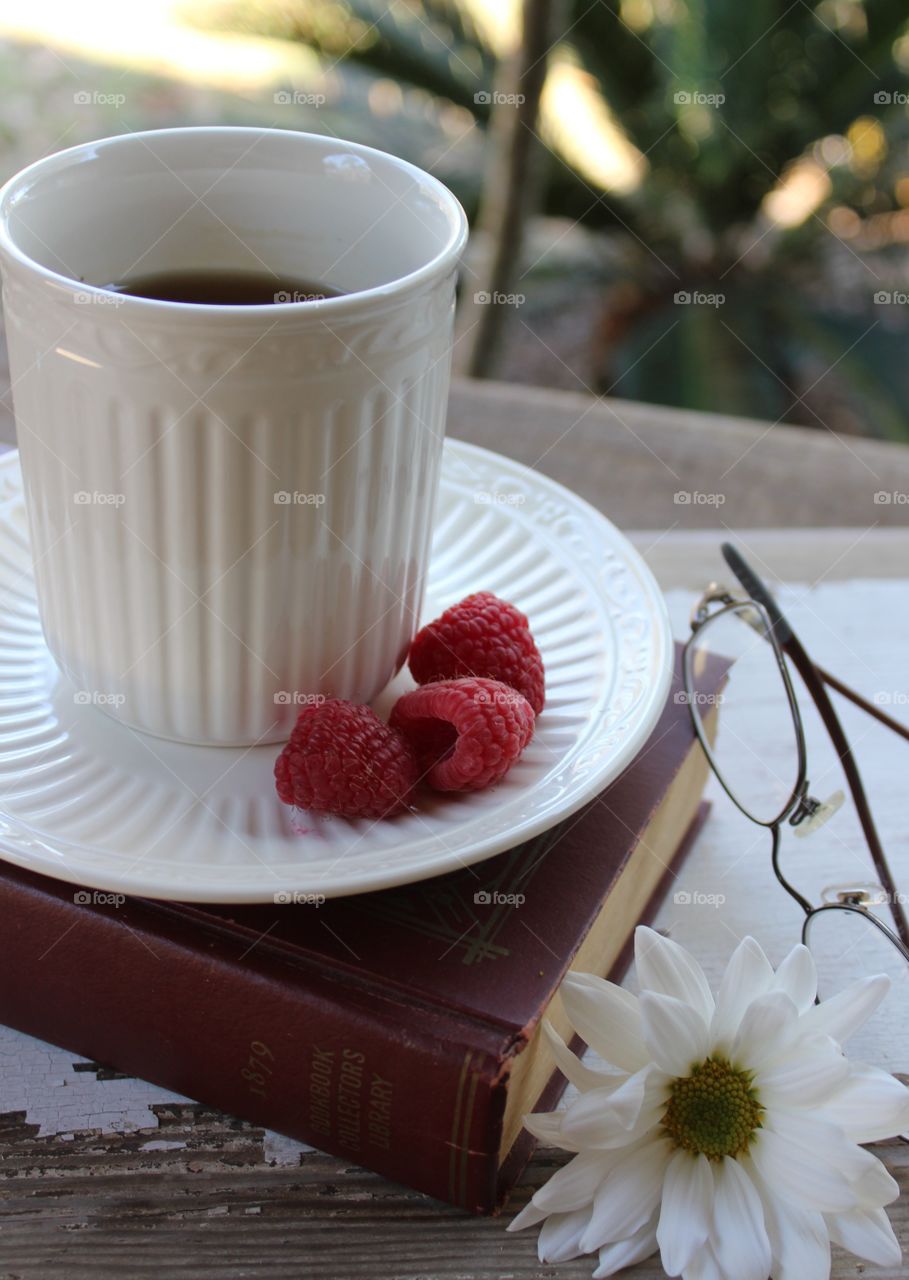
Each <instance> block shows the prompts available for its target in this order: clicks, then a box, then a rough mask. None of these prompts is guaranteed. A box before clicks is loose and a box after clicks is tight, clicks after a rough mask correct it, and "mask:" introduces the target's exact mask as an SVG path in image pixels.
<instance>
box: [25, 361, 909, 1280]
mask: <svg viewBox="0 0 909 1280" xmlns="http://www.w3.org/2000/svg"><path fill="white" fill-rule="evenodd" d="M449 430H450V433H451V434H453V435H457V436H461V437H463V438H465V439H468V440H472V441H474V442H476V443H479V444H483V445H486V446H487V447H489V448H493V449H497V450H499V451H501V452H503V453H506V454H508V455H510V456H512V457H515V458H518V459H519V460H520V461H522V462H525V463H527V464H528V465H532V466H536V467H538V468H539V469H540V470H541V471H544V472H546V473H548V474H550V475H552V476H554V477H556V478H557V479H559V480H561V481H562V482H563V483H566V484H568V485H571V486H572V487H573V488H575V489H576V490H578V491H579V492H581V493H582V494H583V495H584V496H585V497H587V498H588V499H589V500H590V501H592V502H594V503H595V504H596V505H597V506H599V507H600V508H602V510H604V511H605V512H606V513H607V514H608V515H609V516H610V517H611V518H612V519H613V520H614V521H615V522H616V523H617V524H619V525H620V526H621V527H622V528H624V529H626V530H630V531H633V537H634V541H635V542H636V543H637V544H638V546H639V547H640V548H641V549H642V550H643V551H644V553H645V554H646V556H647V559H648V560H649V562H650V564H651V565H652V566H653V568H654V570H655V571H656V573H657V576H658V578H659V579H660V581H661V583H662V585H663V586H664V587H665V588H667V590H668V591H669V600H670V607H671V612H672V615H673V620H674V625H675V626H676V628H677V632H678V633H679V634H681V633H682V632H683V631H684V625H685V614H686V610H687V607H688V605H689V603H690V600H691V598H692V596H693V594H694V593H695V591H696V590H697V589H698V588H699V587H701V586H702V585H703V584H704V583H706V581H707V580H709V579H710V578H712V577H715V576H717V575H719V574H720V573H721V570H722V562H721V560H720V557H719V554H718V544H719V542H720V540H721V538H722V537H726V536H730V533H732V534H734V536H735V537H736V539H737V540H738V541H739V543H740V545H742V546H743V548H744V549H745V550H746V551H747V552H749V553H750V555H751V557H752V558H753V559H754V560H755V561H756V563H757V564H759V565H760V566H761V567H762V569H763V570H764V571H765V572H766V573H768V574H769V575H771V576H776V577H778V578H779V579H782V580H783V581H785V582H787V583H792V584H800V585H795V586H793V587H791V588H789V589H787V591H786V594H785V600H786V606H787V609H789V610H791V612H792V615H793V618H794V619H797V621H798V626H799V629H800V631H803V632H804V636H805V638H806V640H807V641H808V643H809V645H810V646H811V647H812V648H816V650H817V655H818V659H819V660H820V661H822V662H823V663H825V664H826V665H827V666H828V667H833V668H835V669H836V670H837V671H838V672H839V673H840V674H842V675H843V677H844V678H845V679H847V680H848V681H851V682H852V683H854V684H855V685H856V686H857V687H859V688H863V689H864V690H865V691H866V692H867V693H870V694H871V695H874V694H875V693H877V692H879V691H881V692H882V691H886V690H888V689H895V690H899V689H900V688H901V687H902V689H904V690H905V688H906V681H905V677H904V671H903V668H904V656H905V645H904V637H905V635H906V632H907V628H906V623H907V620H909V592H907V587H909V581H902V579H909V531H907V529H906V522H905V515H906V512H905V509H904V508H905V504H906V503H907V502H909V450H903V449H899V448H896V447H894V446H888V445H884V444H878V443H875V442H872V441H859V440H855V439H851V438H850V439H846V440H840V439H836V438H834V437H832V436H827V435H825V433H823V432H816V431H805V430H798V429H794V428H790V427H780V426H773V427H771V426H770V424H757V423H748V422H742V421H737V422H736V421H728V420H721V419H713V418H708V417H706V416H700V415H694V414H689V413H679V412H676V411H673V410H668V409H662V408H654V407H648V406H643V405H633V404H628V403H622V402H618V401H616V402H609V403H602V402H595V401H590V400H586V399H582V398H580V397H573V396H568V395H565V394H562V393H552V392H545V391H540V390H538V389H534V390H533V391H524V390H522V389H520V388H515V387H510V386H500V385H492V384H467V383H462V384H459V385H456V387H455V389H454V393H453V397H452V409H451V416H450V422H449ZM0 438H2V439H6V440H11V439H12V430H11V419H10V418H9V416H7V417H6V418H5V419H0ZM901 682H902V685H901ZM849 724H850V728H852V727H856V729H857V737H859V736H860V737H861V750H860V756H861V758H862V760H863V762H864V764H865V769H866V773H867V774H868V776H869V779H870V781H871V783H872V787H873V791H874V800H875V805H876V809H875V811H876V813H878V812H879V820H880V825H881V828H882V831H883V834H884V836H885V841H886V842H887V844H888V851H890V852H891V856H892V858H893V861H894V864H895V867H896V872H897V877H898V879H899V878H900V877H901V880H902V883H909V835H907V834H905V833H904V828H905V827H906V824H905V820H904V819H905V811H904V805H903V802H902V796H903V795H904V793H905V785H904V783H903V782H902V781H901V780H902V779H904V777H905V771H906V765H907V763H909V756H907V757H905V758H904V757H903V755H902V754H901V752H902V749H901V748H895V747H893V745H892V743H891V742H890V741H889V740H888V739H887V737H886V736H884V737H875V736H874V734H873V733H870V732H868V731H867V729H866V727H864V726H863V727H862V728H861V730H860V731H859V730H858V728H857V726H854V725H853V722H852V721H851V720H850V721H849ZM808 729H809V738H810V741H811V753H812V769H813V770H814V771H815V774H816V775H818V776H825V775H826V773H827V772H828V771H829V772H830V773H831V774H832V773H833V772H834V770H833V764H834V762H833V761H832V760H831V759H830V758H829V754H830V753H829V749H828V748H827V747H826V745H825V743H824V740H823V735H822V734H818V733H816V731H815V729H816V727H815V726H813V725H812V724H810V723H809V726H808ZM777 731H778V728H777V725H776V723H775V722H774V721H773V719H772V717H771V716H770V715H769V713H768V717H767V718H766V723H765V722H764V721H762V722H761V723H760V724H758V725H757V726H756V730H755V732H756V734H757V735H758V737H760V736H761V735H764V734H766V742H767V744H768V747H771V746H772V743H773V740H774V734H775V733H776V732H777ZM906 750H907V751H909V748H907V749H906ZM863 753H864V754H863ZM869 765H870V768H869ZM832 785H834V784H833V783H831V784H830V789H832ZM715 799H716V804H715V807H714V812H713V815H712V817H711V820H710V822H709V824H708V826H707V828H706V829H705V831H704V833H703V835H702V837H701V838H700V840H699V842H698V845H697V848H696V849H695V851H694V852H693V854H692V856H691V859H690V861H689V863H688V864H687V865H686V868H685V870H684V871H683V874H682V877H681V879H680V881H679V887H680V892H679V894H678V895H672V896H671V897H670V899H669V901H668V902H667V904H666V906H665V908H664V909H663V912H662V914H661V916H660V919H659V921H658V923H659V924H660V925H661V926H664V927H667V928H670V929H671V931H672V933H673V936H675V937H677V938H678V939H679V940H680V941H682V942H683V943H686V944H688V945H690V946H691V947H692V949H693V950H694V951H695V952H696V953H697V954H698V956H699V957H700V958H701V959H702V960H703V962H704V964H705V967H706V968H707V969H708V972H709V973H710V975H711V977H713V978H715V977H716V975H717V973H718V972H719V970H720V968H721V965H722V963H723V962H724V960H725V957H726V956H727V955H728V952H729V950H730V949H731V947H732V946H733V945H734V943H735V941H736V940H737V939H738V938H739V937H740V936H742V934H743V933H745V932H749V931H750V932H753V933H755V934H756V935H757V936H758V937H759V939H760V940H761V942H762V943H763V944H764V945H765V947H766V949H767V950H768V953H769V954H770V955H771V958H772V959H773V960H774V961H776V962H778V961H779V959H780V958H781V957H782V955H783V954H784V952H785V950H786V949H787V948H788V946H790V945H791V944H792V942H793V941H794V940H795V938H796V936H797V927H796V926H797V919H796V917H795V916H794V915H793V913H792V911H790V910H789V908H788V904H787V902H786V900H785V899H784V898H781V895H780V891H779V890H777V889H776V888H775V887H774V886H773V882H772V880H771V878H770V873H769V867H768V865H767V857H766V849H764V848H762V847H759V848H757V849H756V851H755V852H754V853H753V854H752V855H751V856H749V857H747V858H745V857H743V856H742V854H743V852H744V849H745V847H746V845H745V843H744V842H745V841H746V840H747V841H748V847H749V848H750V845H751V844H752V843H753V841H754V832H753V829H751V828H749V827H748V824H747V823H745V824H744V827H743V825H742V822H743V820H742V819H741V817H740V815H737V814H736V813H735V812H733V811H731V806H728V805H726V806H724V804H723V798H722V796H721V795H717V796H715ZM842 821H843V823H844V825H843V826H842V827H840V828H839V829H838V835H837V839H836V842H835V847H833V849H832V852H831V853H830V857H829V863H830V864H833V863H836V862H837V858H839V859H840V860H841V861H844V862H845V864H846V865H847V866H848V865H849V864H850V863H853V862H854V859H855V857H857V856H860V853H859V847H860V845H859V840H858V836H857V831H856V829H855V824H854V822H853V821H852V819H851V817H849V816H843V818H842ZM837 822H840V818H838V819H837ZM814 839H816V840H821V839H822V837H821V835H818V836H817V837H814ZM817 847H818V846H816V845H815V846H810V848H811V849H812V850H816V849H817ZM804 848H805V849H808V848H809V845H808V842H804ZM793 856H794V857H795V858H796V859H797V860H798V859H802V862H798V869H799V870H800V871H801V872H803V873H804V874H805V875H806V876H811V875H815V878H816V873H815V871H814V870H813V869H812V866H811V860H810V856H809V854H808V853H807V852H797V853H795V854H794V855H793ZM849 869H850V870H851V871H852V874H853V875H854V866H850V867H849ZM827 870H829V876H828V879H832V880H835V879H836V878H837V876H836V874H835V869H834V867H833V865H830V866H829V867H828V866H827V863H826V862H825V871H827ZM844 874H845V870H844ZM814 887H815V888H816V887H817V885H815V886H814ZM718 888H719V889H721V890H722V892H720V893H717V892H716V891H717V889H718ZM707 889H712V890H713V891H714V892H713V893H712V895H705V894H704V893H703V892H702V894H701V896H702V897H704V896H708V897H710V896H712V897H713V898H714V899H716V898H717V897H721V898H722V899H723V902H722V904H721V905H720V906H716V905H713V906H710V905H708V906H703V907H701V908H698V906H697V899H698V894H697V893H695V892H693V891H694V890H701V891H704V890H707ZM686 895H687V898H688V899H689V901H688V902H687V903H686ZM692 900H693V903H694V905H692ZM0 927H2V922H0ZM891 1032H892V1028H891ZM874 1034H875V1033H874V1032H872V1048H873V1047H874V1045H875V1044H876V1046H877V1048H878V1049H879V1051H880V1057H881V1060H882V1061H884V1062H885V1063H886V1065H888V1066H890V1067H891V1068H892V1069H894V1070H902V1071H906V1070H907V1069H909V1027H907V1026H906V1025H901V1026H898V1027H897V1029H896V1031H895V1033H891V1034H889V1035H887V1036H883V1035H882V1034H881V1033H880V1032H877V1033H876V1034H877V1037H878V1038H877V1041H876V1042H875V1041H874V1039H873V1037H874ZM904 1051H905V1052H904ZM879 1154H880V1155H881V1156H882V1158H883V1159H884V1160H885V1161H886V1163H887V1164H888V1166H889V1167H890V1169H891V1170H892V1172H893V1173H894V1175H895V1176H896V1177H897V1179H898V1180H899V1182H900V1184H901V1186H902V1187H903V1189H904V1191H905V1189H906V1187H907V1185H909V1149H907V1148H906V1147H905V1146H903V1145H901V1144H898V1143H897V1144H891V1145H888V1146H885V1147H882V1148H880V1149H879ZM561 1161H562V1157H561V1156H560V1155H559V1153H557V1152H552V1151H540V1152H538V1153H537V1155H536V1157H535V1158H534V1160H533V1162H532V1164H531V1166H530V1168H529V1170H528V1172H527V1175H526V1177H525V1179H524V1182H523V1185H522V1187H521V1188H520V1189H519V1191H518V1192H517V1193H516V1194H515V1196H514V1198H513V1201H512V1204H511V1205H510V1206H509V1210H508V1212H507V1214H506V1217H505V1219H504V1221H503V1220H501V1219H500V1220H489V1219H486V1220H477V1219H469V1218H466V1217H464V1216H463V1215H462V1214H460V1213H458V1212H456V1211H455V1210H451V1209H448V1208H447V1207H445V1206H442V1205H439V1204H437V1203H435V1202H433V1201H430V1200H428V1199H426V1198H425V1197H423V1196H420V1195H418V1194H416V1193H414V1192H409V1191H406V1190H403V1189H402V1188H400V1187H397V1186H394V1185H392V1184H391V1183H388V1182H386V1181H384V1180H383V1179H381V1178H379V1177H376V1176H375V1175H372V1174H369V1173H365V1172H363V1171H362V1170H360V1169H357V1168H352V1167H350V1166H349V1165H348V1164H347V1163H346V1162H343V1161H340V1160H337V1159H334V1158H332V1157H329V1156H325V1155H322V1154H320V1153H317V1152H312V1151H308V1150H304V1149H302V1148H300V1147H299V1146H298V1145H296V1144H294V1143H291V1142H288V1141H286V1140H283V1139H278V1138H276V1137H275V1136H274V1135H269V1134H266V1133H264V1132H263V1131H262V1130H260V1129H256V1128H254V1127H252V1126H250V1125H247V1124H244V1123H241V1122H239V1121H236V1120H233V1119H231V1118H230V1117H226V1116H223V1115H221V1114H220V1113H217V1112H215V1111H212V1110H211V1109H210V1108H207V1107H204V1106H201V1105H198V1104H195V1103H192V1102H188V1101H186V1100H182V1099H177V1098H174V1097H173V1096H171V1095H168V1094H166V1093H164V1092H163V1091H162V1090H158V1089H155V1088H153V1087H152V1086H150V1085H146V1084H143V1083H142V1082H139V1081H133V1080H129V1079H125V1078H123V1077H119V1076H118V1075H117V1074H116V1073H115V1072H111V1071H109V1070H106V1069H105V1068H104V1067H103V1066H100V1065H99V1064H92V1063H83V1062H79V1061H74V1060H73V1056H72V1055H70V1054H66V1053H64V1052H63V1051H61V1050H58V1049H54V1048H52V1047H50V1046H46V1045H41V1044H39V1043H38V1042H36V1041H33V1040H29V1039H27V1038H26V1037H23V1036H20V1035H18V1034H16V1033H14V1032H9V1031H3V1032H0V1175H2V1177H0V1280H14V1278H15V1280H20V1278H21V1280H33V1278H34V1280H37V1278H39V1277H40V1280H56V1278H57V1277H60V1278H61V1280H62V1278H63V1277H66V1278H67V1280H81V1277H93V1278H94V1277H97V1276H110V1277H134V1276H145V1275H157V1276H160V1275H163V1276H170V1275H178V1274H179V1275H181V1276H186V1277H212V1278H214V1277H217V1278H218V1280H235V1278H237V1280H238V1278H239V1277H243V1276H250V1275H259V1274H262V1275H265V1274H268V1276H269V1277H271V1280H283V1278H285V1277H287V1278H288V1280H290V1278H291V1277H293V1278H294V1280H297V1277H301V1276H305V1277H312V1278H316V1277H326V1278H328V1277H331V1278H332V1280H334V1278H337V1277H345V1278H346V1277H354V1276H363V1277H367V1276H368V1277H370V1280H385V1278H391V1277H395V1278H400V1280H417V1278H418V1277H440V1278H441V1277H462V1278H465V1280H467V1278H473V1280H487V1278H488V1280H492V1278H493V1277H496V1278H497V1280H498V1278H499V1277H509V1276H514V1277H527V1278H528V1280H529V1278H531V1277H544V1276H564V1277H566V1280H576V1278H578V1277H582V1276H584V1277H586V1276H589V1275H590V1273H591V1271H592V1270H593V1263H592V1261H591V1260H590V1259H580V1260H578V1261H576V1262H572V1263H567V1264H563V1265H561V1266H560V1267H557V1268H556V1267H543V1266H541V1265H540V1264H539V1263H538V1262H537V1260H536V1240H535V1235H536V1233H535V1232H534V1231H530V1232H526V1233H524V1234H523V1235H520V1236H510V1235H506V1233H505V1230H504V1225H505V1221H507V1219H508V1217H510V1215H511V1212H512V1210H513V1209H516V1208H519V1207H520V1206H521V1205H522V1204H523V1203H524V1202H525V1201H526V1199H527V1197H528V1195H530V1194H531V1192H532V1189H533V1188H534V1187H535V1186H537V1185H539V1184H540V1183H541V1182H542V1181H544V1180H545V1178H546V1177H547V1176H548V1174H549V1173H550V1172H551V1171H552V1170H553V1169H554V1168H555V1167H557V1166H558V1165H559V1164H560V1163H561ZM892 1217H893V1220H894V1224H895V1227H896V1230H897V1234H898V1235H899V1236H900V1237H901V1240H902V1242H903V1244H904V1247H905V1246H906V1245H907V1244H909V1221H907V1211H906V1208H905V1206H904V1205H903V1203H902V1202H901V1203H900V1204H899V1205H897V1206H895V1207H894V1209H893V1210H892ZM866 1272H867V1273H868V1274H874V1275H881V1276H889V1277H895V1276H902V1277H906V1276H909V1267H907V1266H903V1267H901V1268H899V1269H897V1270H895V1271H887V1272H884V1271H879V1270H875V1269H873V1268H869V1267H867V1266H865V1265H864V1264H862V1263H860V1262H858V1261H857V1260H856V1259H853V1258H851V1257H847V1256H846V1255H844V1254H841V1253H838V1254H837V1256H836V1260H835V1265H834V1275H835V1276H836V1277H847V1276H857V1275H861V1274H865V1273H866ZM630 1274H633V1275H635V1276H640V1277H641V1278H642V1280H645V1278H650V1277H657V1276H660V1275H662V1271H661V1269H660V1267H659V1266H658V1265H654V1264H653V1263H652V1262H651V1263H648V1264H645V1265H643V1266H641V1267H639V1268H636V1269H635V1270H634V1271H633V1272H632V1273H630Z"/></svg>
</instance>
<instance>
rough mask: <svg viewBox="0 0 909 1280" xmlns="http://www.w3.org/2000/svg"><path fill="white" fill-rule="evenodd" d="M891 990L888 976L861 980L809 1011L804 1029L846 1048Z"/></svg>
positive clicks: (880, 974)
mask: <svg viewBox="0 0 909 1280" xmlns="http://www.w3.org/2000/svg"><path fill="white" fill-rule="evenodd" d="M889 990H890V979H889V978H888V977H887V975H886V974H885V973H879V974H877V976H876V977H872V978H860V979H859V981H858V982H853V983H851V984H850V986H848V987H845V988H844V989H843V990H842V991H838V992H837V993H836V995H835V996H831V997H830V999H829V1000H822V1001H821V1003H820V1004H816V1005H814V1007H813V1008H811V1009H809V1010H808V1012H807V1013H806V1014H804V1016H803V1018H802V1028H803V1030H805V1031H806V1032H808V1033H809V1034H810V1035H825V1036H832V1037H833V1039H834V1040H837V1041H838V1042H839V1043H840V1044H844V1043H845V1042H846V1040H848V1039H849V1037H850V1036H851V1035H852V1033H853V1031H857V1030H858V1028H859V1027H860V1026H862V1025H863V1024H864V1023H866V1022H867V1021H868V1019H869V1018H870V1017H871V1015H872V1013H874V1011H875V1009H876V1008H877V1007H878V1005H879V1004H880V1002H881V1001H882V1000H883V998H884V996H885V995H886V994H887V992H888V991H889Z"/></svg>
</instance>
